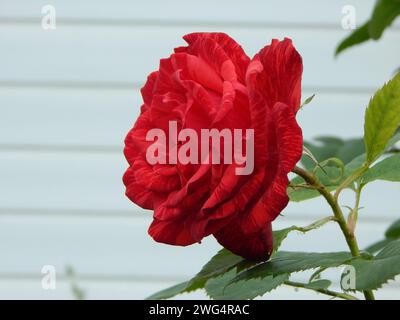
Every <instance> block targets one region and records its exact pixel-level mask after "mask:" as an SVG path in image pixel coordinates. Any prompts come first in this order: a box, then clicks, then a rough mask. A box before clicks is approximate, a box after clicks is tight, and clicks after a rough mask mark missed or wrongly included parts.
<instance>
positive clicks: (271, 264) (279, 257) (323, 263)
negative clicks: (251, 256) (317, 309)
mask: <svg viewBox="0 0 400 320" xmlns="http://www.w3.org/2000/svg"><path fill="white" fill-rule="evenodd" d="M351 259H352V256H351V254H350V253H348V252H330V253H313V252H288V251H281V252H278V253H276V254H275V255H274V256H273V257H272V259H271V260H270V261H267V262H264V263H261V264H258V265H256V266H254V267H253V268H250V269H248V270H246V271H243V272H241V273H239V274H238V276H237V277H235V279H234V280H233V282H237V281H241V280H249V279H256V278H262V277H266V276H268V275H278V274H285V273H288V274H290V273H292V272H299V271H304V270H308V269H316V268H330V267H337V266H340V265H342V264H344V263H345V262H347V261H349V260H351Z"/></svg>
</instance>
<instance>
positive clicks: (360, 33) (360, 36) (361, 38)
mask: <svg viewBox="0 0 400 320" xmlns="http://www.w3.org/2000/svg"><path fill="white" fill-rule="evenodd" d="M369 39H370V35H369V22H367V23H365V24H363V25H362V26H361V27H359V28H357V29H356V30H354V31H353V33H351V34H350V35H349V36H348V37H347V38H345V39H344V40H343V41H342V42H341V43H340V44H339V46H338V47H337V48H336V52H335V55H336V56H337V55H338V54H339V53H341V52H342V51H343V50H345V49H347V48H350V47H352V46H354V45H357V44H360V43H363V42H365V41H368V40H369Z"/></svg>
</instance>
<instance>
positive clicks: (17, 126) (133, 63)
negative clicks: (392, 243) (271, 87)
mask: <svg viewBox="0 0 400 320" xmlns="http://www.w3.org/2000/svg"><path fill="white" fill-rule="evenodd" d="M373 2H374V1H371V0H358V1H354V0H348V1H334V0H302V1H298V0H280V1H265V0H262V1H261V0H260V1H256V0H252V1H234V0H229V1H227V0H222V1H221V0H219V1H211V0H203V1H188V0H186V1H179V0H172V1H165V0H158V1H156V0H146V1H132V0H130V1H128V0H126V1H125V0H124V1H105V0H101V1H99V0H96V1H95V0H86V1H78V0H68V1H65V0H64V1H61V0H59V1H33V0H25V1H22V0H0V298H70V297H72V295H71V290H70V288H69V282H68V281H67V280H66V279H65V276H64V269H65V266H66V265H72V266H73V267H74V268H75V270H76V272H77V273H78V282H79V285H80V286H81V287H82V288H83V289H85V290H86V293H87V298H143V297H145V296H147V295H148V294H150V293H152V292H154V291H156V290H159V289H161V288H164V287H166V286H169V285H171V284H174V283H176V282H178V281H181V280H185V279H187V278H188V277H190V276H191V275H193V274H194V273H195V272H196V271H197V270H198V269H199V268H200V267H201V265H202V264H204V263H205V262H206V261H207V260H208V259H209V258H210V257H211V256H212V254H213V253H214V252H216V250H217V249H218V245H217V244H216V243H215V242H214V241H213V240H212V239H209V240H206V241H204V243H203V244H202V245H195V246H192V247H190V248H176V247H169V246H165V245H161V244H157V243H154V242H153V241H152V240H151V239H150V238H149V237H148V236H147V226H148V224H149V222H150V217H151V214H150V213H149V212H144V211H143V210H141V209H140V208H138V207H136V206H134V205H133V204H132V203H130V202H129V201H128V200H127V199H126V198H125V197H124V187H123V185H122V182H121V176H122V174H123V172H124V170H125V169H126V162H125V160H124V158H123V156H122V145H123V139H124V136H125V134H126V132H127V131H128V129H129V128H130V127H131V126H132V124H133V122H134V120H135V117H136V116H137V115H138V112H139V106H140V95H139V92H138V89H139V88H140V86H141V84H142V83H143V81H144V80H145V77H146V75H147V74H148V73H149V72H151V71H152V70H154V69H155V68H156V67H157V65H158V60H159V58H160V57H165V56H168V55H169V53H170V52H171V50H172V48H173V47H175V46H178V45H181V44H182V43H183V42H182V40H181V36H182V35H184V34H185V33H189V32H193V31H224V32H227V33H229V34H230V35H232V36H233V37H234V38H235V39H237V41H238V42H240V43H241V44H242V45H243V47H244V48H245V50H246V51H247V52H248V53H249V54H250V55H252V54H254V53H256V52H257V50H258V49H259V48H261V47H262V46H264V45H265V44H267V43H269V41H270V40H271V38H273V37H278V38H283V37H284V36H288V37H291V38H292V39H293V41H294V43H295V45H296V46H297V48H298V50H299V51H300V53H301V54H302V55H303V59H304V81H303V88H304V97H306V96H309V95H311V94H312V93H316V98H315V99H314V101H313V102H312V104H310V105H308V106H307V107H306V108H305V109H304V110H303V111H301V112H300V114H299V121H300V123H301V125H302V127H303V130H304V135H305V137H306V138H307V139H310V138H312V137H314V136H316V135H321V134H334V135H339V136H341V137H353V136H360V135H361V134H362V125H363V120H362V115H363V111H364V108H365V105H366V103H367V102H368V100H369V97H370V95H371V94H372V93H373V92H374V90H375V89H376V88H377V87H378V86H379V85H380V84H382V83H383V82H384V81H385V80H387V79H389V78H390V77H391V75H392V74H393V71H394V70H395V69H396V68H397V67H398V66H399V64H400V60H399V52H400V31H399V28H398V27H396V28H393V29H391V30H390V31H388V32H387V33H385V35H384V39H383V40H382V41H380V42H378V43H368V44H366V45H363V46H361V47H359V48H357V49H354V50H349V51H347V52H345V53H343V55H341V56H340V57H339V58H338V59H334V57H333V53H334V49H335V46H336V45H337V43H338V42H339V40H340V39H342V38H343V37H345V36H346V35H347V34H348V31H345V30H343V29H342V28H341V18H342V13H341V8H342V6H343V5H345V4H353V5H354V6H355V7H356V10H357V11H356V12H357V18H358V22H359V23H360V24H361V23H362V22H363V21H364V20H365V19H366V18H367V17H368V15H369V14H370V11H371V8H372V5H373ZM44 4H53V5H54V6H55V8H56V13H57V29H56V30H52V31H44V30H43V29H42V28H41V22H40V19H41V7H42V5H44ZM399 191H400V186H399V185H396V186H394V185H389V184H387V183H378V184H377V185H376V186H375V187H369V188H367V189H366V192H365V196H364V197H363V206H365V209H363V210H362V211H361V213H360V214H361V217H360V219H361V224H360V226H359V228H358V236H359V238H360V243H361V244H362V245H363V246H364V245H366V244H368V243H370V242H372V241H374V240H377V239H378V238H379V237H380V234H382V233H383V231H384V230H385V228H386V227H387V225H388V224H389V223H390V221H392V220H393V219H395V218H396V217H399V216H400V212H399V211H398V204H397V203H396V202H395V201H393V199H396V197H398V196H399ZM352 203H353V199H352V197H351V194H346V196H345V199H344V204H350V205H351V204H352ZM328 212H329V210H328V207H327V206H325V205H322V204H321V203H320V200H317V201H310V202H305V203H303V204H301V205H299V204H291V205H290V206H289V208H288V209H287V210H286V211H285V217H282V218H279V219H278V221H277V223H276V224H275V227H276V228H282V227H284V226H287V225H292V224H300V225H304V224H306V223H308V222H311V221H312V220H313V219H315V218H318V217H322V216H325V215H327V214H328ZM285 247H286V249H296V250H315V251H323V250H340V249H345V243H344V241H343V240H342V238H341V236H340V234H339V233H338V232H337V230H336V228H335V226H331V227H328V228H327V229H322V230H319V231H316V232H314V233H313V234H309V235H307V236H302V235H292V236H290V237H289V239H288V242H287V243H286V244H285ZM49 264H50V265H55V266H56V268H57V272H58V278H57V279H58V282H57V289H56V290H54V291H51V290H50V291H45V290H43V289H42V288H41V282H40V280H41V273H40V271H41V268H42V266H43V265H49ZM399 293H400V288H399V287H398V286H397V285H390V286H387V287H386V289H385V290H384V291H383V292H382V293H381V297H386V298H400V294H399ZM190 297H204V295H203V294H202V293H196V294H194V295H190V296H186V298H190ZM271 297H273V298H302V299H314V298H320V296H316V295H314V294H312V293H310V292H307V291H304V292H303V291H300V292H297V293H296V292H294V291H293V289H288V288H281V289H278V290H276V291H275V292H274V293H273V294H272V295H271Z"/></svg>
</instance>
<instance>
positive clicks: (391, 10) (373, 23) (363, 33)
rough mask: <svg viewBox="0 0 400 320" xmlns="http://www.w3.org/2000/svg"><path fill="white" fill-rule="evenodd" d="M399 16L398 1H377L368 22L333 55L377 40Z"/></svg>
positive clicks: (399, 4) (399, 6) (345, 40)
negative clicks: (371, 40)
mask: <svg viewBox="0 0 400 320" xmlns="http://www.w3.org/2000/svg"><path fill="white" fill-rule="evenodd" d="M399 14H400V1H399V0H378V2H377V4H376V5H375V8H374V10H373V13H372V16H371V18H370V20H369V21H367V22H366V23H365V24H363V25H362V26H361V27H359V28H358V29H356V30H354V32H353V33H352V34H350V35H349V36H348V37H347V38H345V39H344V40H343V41H342V42H341V43H340V44H339V46H338V47H337V49H336V53H335V55H338V54H339V53H340V52H342V51H343V50H345V49H347V48H349V47H352V46H354V45H357V44H360V43H363V42H365V41H368V40H370V39H374V40H378V39H379V38H380V37H381V36H382V34H383V32H384V31H385V29H386V28H387V27H389V26H390V25H391V24H392V22H393V21H394V19H395V18H396V17H397V16H398V15H399Z"/></svg>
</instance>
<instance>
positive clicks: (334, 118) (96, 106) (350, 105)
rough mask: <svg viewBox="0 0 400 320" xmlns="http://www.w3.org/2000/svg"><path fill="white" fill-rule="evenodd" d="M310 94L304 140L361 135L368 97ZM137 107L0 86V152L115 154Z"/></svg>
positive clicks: (134, 100) (101, 93) (102, 93)
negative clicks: (102, 151) (45, 149)
mask: <svg viewBox="0 0 400 320" xmlns="http://www.w3.org/2000/svg"><path fill="white" fill-rule="evenodd" d="M312 93H315V94H316V96H315V98H314V100H313V101H312V103H311V104H309V105H307V106H306V107H304V108H303V109H302V110H301V111H300V112H299V113H298V121H299V124H300V126H301V127H302V128H303V134H304V137H305V138H306V139H311V138H313V137H315V136H318V135H335V136H341V137H345V138H348V137H355V136H361V135H362V133H363V122H364V109H365V106H366V105H367V103H368V101H369V98H370V95H369V94H338V93H337V94H335V93H324V92H322V93H320V92H318V91H315V92H311V91H305V92H304V93H303V100H304V99H305V98H306V97H308V96H310V95H311V94H312ZM141 103H142V98H141V96H140V93H139V92H138V91H137V90H135V89H133V88H132V89H131V90H130V89H124V90H96V89H60V88H58V89H51V88H0V105H1V109H2V115H1V117H0V150H1V149H4V148H23V147H24V146H31V149H32V150H35V146H38V148H39V149H40V146H45V147H46V146H47V147H48V148H49V147H53V148H54V149H58V148H63V147H68V146H69V147H80V148H81V149H82V148H84V147H97V148H100V149H101V148H103V149H107V148H108V149H111V150H116V149H117V148H120V147H121V146H122V145H123V141H124V138H125V135H126V133H127V132H128V130H129V129H130V128H131V127H132V126H133V123H134V121H135V120H136V118H137V116H138V115H139V111H140V105H141ZM338 123H340V124H341V125H340V126H338V125H337V124H338ZM108 149H107V150H108ZM89 150H90V148H89Z"/></svg>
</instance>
